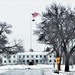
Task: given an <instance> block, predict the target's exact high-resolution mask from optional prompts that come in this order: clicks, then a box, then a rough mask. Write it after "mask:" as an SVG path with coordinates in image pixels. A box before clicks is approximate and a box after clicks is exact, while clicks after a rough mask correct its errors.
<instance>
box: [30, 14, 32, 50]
mask: <svg viewBox="0 0 75 75" xmlns="http://www.w3.org/2000/svg"><path fill="white" fill-rule="evenodd" d="M31 17H32V15H31V14H30V49H32V18H31Z"/></svg>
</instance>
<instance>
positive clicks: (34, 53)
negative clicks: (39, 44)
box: [17, 52, 48, 55]
mask: <svg viewBox="0 0 75 75" xmlns="http://www.w3.org/2000/svg"><path fill="white" fill-rule="evenodd" d="M21 54H22V55H31V54H32V55H46V54H48V52H21V53H17V55H21Z"/></svg>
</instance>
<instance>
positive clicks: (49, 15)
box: [35, 3, 75, 71]
mask: <svg viewBox="0 0 75 75" xmlns="http://www.w3.org/2000/svg"><path fill="white" fill-rule="evenodd" d="M35 34H37V35H38V37H39V38H38V41H39V42H40V43H44V44H47V45H50V46H53V50H54V51H56V54H57V57H58V56H61V54H62V52H64V54H65V71H69V58H70V56H71V55H72V53H73V52H74V51H75V46H74V47H73V48H72V49H71V50H70V51H69V50H68V48H67V46H68V44H69V43H70V41H72V40H73V39H75V11H74V10H71V8H70V7H67V8H66V7H64V6H60V5H57V4H55V3H53V4H52V5H50V6H48V7H47V8H46V11H45V12H43V13H42V22H41V23H39V24H38V30H36V31H35Z"/></svg>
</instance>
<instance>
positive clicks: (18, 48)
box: [0, 22, 24, 54]
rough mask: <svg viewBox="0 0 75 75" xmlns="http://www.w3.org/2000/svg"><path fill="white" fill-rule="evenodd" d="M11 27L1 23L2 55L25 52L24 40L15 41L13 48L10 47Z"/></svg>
mask: <svg viewBox="0 0 75 75" xmlns="http://www.w3.org/2000/svg"><path fill="white" fill-rule="evenodd" d="M11 27H12V26H11V25H8V24H7V23H6V22H4V23H2V22H0V49H1V51H0V53H6V54H14V53H17V52H23V51H24V48H23V43H22V40H18V41H17V40H14V42H13V44H12V45H11V46H10V45H9V44H10V43H9V42H8V39H7V34H11V32H12V31H11V29H10V28H11ZM7 45H8V46H7Z"/></svg>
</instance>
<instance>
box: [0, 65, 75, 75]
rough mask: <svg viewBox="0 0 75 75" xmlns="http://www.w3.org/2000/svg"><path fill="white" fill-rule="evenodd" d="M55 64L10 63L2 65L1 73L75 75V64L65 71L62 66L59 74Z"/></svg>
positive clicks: (3, 74) (14, 74)
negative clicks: (55, 71) (30, 64)
mask: <svg viewBox="0 0 75 75" xmlns="http://www.w3.org/2000/svg"><path fill="white" fill-rule="evenodd" d="M56 67H57V66H55V68H53V65H33V66H29V65H9V66H0V75H75V66H73V67H72V66H70V72H67V73H66V72H64V66H62V67H61V71H59V74H57V73H54V72H53V70H55V69H56Z"/></svg>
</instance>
